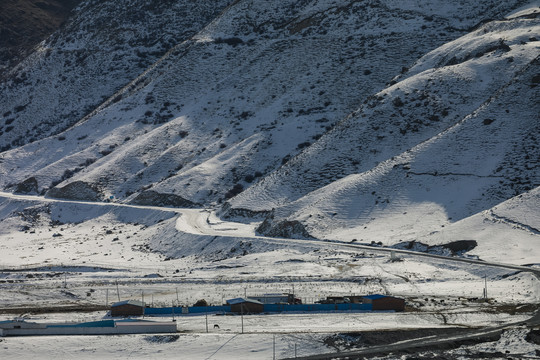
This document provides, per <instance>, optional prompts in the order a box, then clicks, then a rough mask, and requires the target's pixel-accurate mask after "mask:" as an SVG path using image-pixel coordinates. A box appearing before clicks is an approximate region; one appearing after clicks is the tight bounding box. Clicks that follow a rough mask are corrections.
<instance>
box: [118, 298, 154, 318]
mask: <svg viewBox="0 0 540 360" xmlns="http://www.w3.org/2000/svg"><path fill="white" fill-rule="evenodd" d="M145 307H146V305H145V303H143V302H142V301H138V300H125V301H119V302H117V303H114V304H112V305H111V316H137V315H144V308H145Z"/></svg>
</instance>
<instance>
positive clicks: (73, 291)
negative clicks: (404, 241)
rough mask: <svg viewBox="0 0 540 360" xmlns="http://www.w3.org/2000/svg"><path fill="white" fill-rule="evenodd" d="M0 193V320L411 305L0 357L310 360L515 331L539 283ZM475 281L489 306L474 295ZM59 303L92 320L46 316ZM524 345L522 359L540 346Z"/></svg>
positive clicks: (15, 348) (195, 215) (464, 266)
mask: <svg viewBox="0 0 540 360" xmlns="http://www.w3.org/2000/svg"><path fill="white" fill-rule="evenodd" d="M2 196H3V197H4V201H3V203H2V208H1V210H0V212H1V213H2V216H3V218H4V221H3V224H4V227H3V228H2V229H1V230H0V236H1V238H2V242H1V245H0V252H1V253H2V257H1V260H0V269H1V272H0V286H1V288H2V291H1V292H0V309H1V310H2V312H3V313H2V314H1V315H0V320H6V319H12V318H14V317H23V318H26V319H30V320H32V321H49V322H50V321H52V322H62V321H89V320H96V319H101V318H103V317H105V316H106V313H107V312H106V310H101V309H104V308H105V307H106V305H108V304H110V303H112V302H115V301H118V299H121V300H126V299H137V300H140V299H144V301H146V302H147V303H148V304H152V305H154V306H171V305H172V304H181V305H193V304H194V303H195V302H196V301H197V300H199V299H205V300H206V301H208V303H210V304H215V305H218V304H222V303H223V302H224V300H226V299H230V298H234V297H239V296H244V295H248V296H249V295H255V294H262V293H275V292H294V293H295V294H297V296H300V297H301V298H302V299H303V300H304V302H314V301H316V300H318V299H320V298H324V297H326V296H330V295H334V296H336V295H351V294H373V293H384V294H390V295H394V296H399V297H404V298H405V299H406V300H407V305H408V311H406V312H404V313H387V312H353V313H348V312H343V313H312V314H311V313H310V314H305V313H304V314H286V315H284V314H273V315H250V316H245V317H244V333H243V334H242V333H241V332H242V331H241V317H239V316H223V315H215V314H212V315H209V318H208V319H209V320H208V321H209V324H210V330H209V331H210V332H209V333H206V322H205V320H206V319H205V317H204V316H181V317H177V318H176V321H177V324H178V330H179V331H180V332H181V333H180V334H179V337H178V339H176V338H175V337H173V338H170V337H160V336H144V335H128V336H87V337H28V338H24V337H21V338H3V339H1V342H0V353H1V354H2V358H3V359H4V358H5V359H11V358H13V359H15V358H21V355H22V356H23V357H24V358H30V357H32V358H52V357H55V358H60V359H63V358H65V359H70V358H155V357H158V356H159V357H160V358H185V359H263V358H272V356H273V352H274V345H273V344H274V337H275V344H276V345H275V352H276V357H277V358H286V357H293V356H294V354H295V353H294V351H295V347H296V352H297V355H298V356H307V355H312V354H319V353H329V352H335V351H337V350H338V349H341V350H345V349H350V348H351V347H352V348H358V347H362V346H364V345H358V344H356V345H354V344H355V343H354V342H352V343H351V342H350V341H349V342H347V341H348V340H347V341H345V340H343V339H341V338H340V339H341V340H340V341H341V342H342V343H343V344H342V345H339V344H338V345H336V344H335V343H334V342H332V341H330V343H332V344H333V345H331V344H330V343H329V340H328V339H332V338H333V337H334V336H345V335H336V334H348V333H356V332H373V331H386V332H387V331H397V330H411V329H420V330H422V331H423V333H422V336H429V335H430V334H432V335H433V336H436V335H437V334H438V331H441V329H443V330H444V329H456V328H457V329H460V330H463V331H467V330H469V329H474V328H482V327H489V326H500V325H504V324H511V323H521V322H523V321H525V320H527V319H528V318H530V317H531V316H533V313H534V312H535V311H537V308H538V306H537V304H538V303H539V302H540V287H539V286H538V279H537V278H536V276H535V275H534V274H533V273H529V272H523V271H517V270H515V269H506V268H501V267H495V266H490V265H489V264H481V263H464V262H456V261H454V260H453V259H441V258H436V257H435V258H430V257H425V256H417V255H416V254H415V253H411V252H404V253H400V252H398V253H397V255H396V253H394V254H393V256H394V257H393V258H392V257H391V253H390V252H389V251H388V250H387V249H380V248H377V247H359V248H354V247H350V245H353V244H348V243H339V242H338V243H334V242H327V241H308V240H287V239H272V238H265V237H258V236H256V235H255V230H254V229H255V227H256V225H257V224H255V223H253V224H241V223H232V222H224V221H223V220H221V219H219V218H218V217H217V216H216V215H215V214H214V213H212V212H209V211H207V210H197V209H189V210H183V209H166V208H150V207H140V206H126V205H123V204H114V203H107V204H93V203H75V202H63V201H56V200H51V199H43V198H39V197H29V196H26V197H22V196H14V195H8V194H3V195H2ZM20 209H25V210H24V211H21V210H20ZM28 209H30V210H28ZM7 214H12V215H10V216H8V215H7ZM485 284H487V291H488V297H489V299H490V301H489V302H484V301H482V299H481V298H482V294H483V291H484V286H485ZM535 304H536V305H535ZM62 307H66V308H69V307H78V308H80V309H82V310H87V311H88V312H73V311H67V312H56V311H57V310H58V308H62ZM51 309H53V310H51ZM98 309H100V311H95V310H98ZM92 310H94V311H92ZM157 320H161V321H170V320H171V319H170V318H169V317H167V318H166V317H163V318H157ZM214 324H218V325H219V329H214V328H213V325H214ZM433 329H439V330H433ZM516 331H517V330H516ZM518 332H519V331H518ZM522 333H526V331H525V330H523V331H522ZM520 334H521V333H520ZM345 338H346V336H345ZM501 339H503V338H501ZM520 339H521V338H520ZM349 340H350V339H349ZM518 340H519V339H518ZM518 340H516V339H514V340H513V342H511V344H516V343H520V342H519V341H521V340H519V341H518ZM500 341H503V340H499V342H500ZM504 341H507V340H504ZM516 341H517V342H516ZM523 341H524V340H523ZM499 342H495V343H494V345H493V348H497V347H500V344H499ZM338 343H339V341H338ZM507 343H508V344H510V342H508V341H507ZM347 344H349V345H347ZM351 344H352V345H351ZM527 344H529V343H527ZM522 345H523V344H522ZM340 346H341V347H340ZM471 346H473V345H469V347H471ZM474 346H476V345H474ZM478 346H479V345H478ZM486 346H487V345H486ZM508 346H510V345H508ZM512 346H514V345H512ZM528 346H529V347H528V348H527V349H528V350H527V351H528V353H531V354H534V351H536V350H537V349H539V350H540V347H539V346H538V345H534V344H533V345H531V344H529V345H528ZM531 346H532V347H531ZM517 349H524V348H523V346H521V347H519V346H518V347H517ZM456 351H457V350H456ZM516 351H517V350H516ZM456 356H457V355H456Z"/></svg>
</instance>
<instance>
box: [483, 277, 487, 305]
mask: <svg viewBox="0 0 540 360" xmlns="http://www.w3.org/2000/svg"><path fill="white" fill-rule="evenodd" d="M487 298H488V297H487V275H484V299H485V300H486V301H487Z"/></svg>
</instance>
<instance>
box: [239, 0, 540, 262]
mask: <svg viewBox="0 0 540 360" xmlns="http://www.w3.org/2000/svg"><path fill="white" fill-rule="evenodd" d="M531 11H537V10H536V9H532V10H531ZM537 15H538V12H536V13H534V14H533V15H532V14H531V12H528V13H521V16H519V17H516V16H513V17H511V18H509V19H507V20H504V21H493V22H489V23H487V24H485V25H483V26H481V27H479V28H478V29H477V30H475V31H474V32H472V33H470V34H468V35H466V36H463V37H461V38H460V39H457V40H456V41H453V42H450V43H449V44H445V45H444V46H442V47H440V48H439V49H436V50H434V51H433V52H431V53H429V54H427V55H426V56H424V57H423V58H422V59H420V60H419V61H418V62H417V63H416V64H415V65H414V66H413V67H412V68H411V70H410V71H409V72H407V73H405V74H403V75H401V76H400V77H399V78H398V79H396V81H397V82H396V84H395V85H393V86H390V87H389V88H387V89H385V90H384V91H382V92H380V93H378V94H376V95H375V96H373V97H372V98H371V99H369V100H367V101H366V102H365V103H364V104H363V105H362V107H361V108H360V109H359V110H358V111H357V112H355V113H354V114H353V115H351V116H350V117H348V118H347V119H345V120H344V121H342V122H341V123H339V124H338V125H337V126H336V127H335V128H334V129H333V130H332V131H331V132H329V133H328V134H326V135H325V136H323V137H322V138H321V139H320V140H319V141H318V142H317V143H316V144H314V145H313V146H311V147H309V148H308V149H306V150H305V151H304V152H303V153H302V154H300V155H299V156H297V157H296V158H294V159H291V161H289V162H288V163H287V164H286V165H285V166H283V167H282V168H281V169H279V170H278V171H276V172H275V173H273V174H271V175H270V176H268V177H266V178H265V179H264V180H263V181H261V182H259V183H258V184H257V185H256V186H253V187H252V188H250V189H248V190H247V191H245V192H244V193H242V194H240V195H239V196H237V197H236V198H234V199H233V200H232V201H231V204H232V207H233V209H234V208H238V209H243V208H245V209H249V210H252V211H269V210H271V209H273V211H272V214H271V216H270V217H269V218H268V219H267V221H265V224H264V226H263V227H261V228H260V230H261V231H262V232H263V233H266V234H271V235H280V234H281V235H285V234H288V235H290V232H291V229H292V228H293V227H295V229H296V231H297V232H298V234H297V236H305V235H306V234H310V235H312V236H315V237H318V238H340V239H344V240H352V239H357V240H363V241H382V242H383V243H385V244H386V245H392V244H395V243H397V242H400V241H410V240H416V239H418V238H419V237H420V238H426V239H429V241H430V243H441V242H445V241H446V242H448V241H451V240H458V239H462V238H460V237H457V238H456V236H467V235H466V234H467V232H465V231H460V230H457V229H458V228H459V226H457V224H459V221H460V220H462V219H466V218H468V217H470V216H475V214H477V213H482V212H484V211H488V213H489V212H490V211H491V212H493V211H494V210H490V209H491V208H493V207H494V206H496V205H498V204H499V203H501V202H503V201H505V200H507V199H511V198H513V197H515V196H519V198H516V199H514V200H513V201H514V203H515V204H520V205H519V206H520V207H524V208H525V209H524V212H526V211H530V209H537V208H538V205H539V202H538V196H537V195H534V194H536V193H537V191H538V187H539V186H540V172H539V169H540V166H539V160H540V148H539V146H538V136H539V135H540V127H539V126H540V121H539V120H540V117H539V114H540V103H539V101H538V99H540V87H539V86H538V85H539V84H538V82H539V78H538V76H539V69H540V67H539V65H540V61H539V55H540V42H539V41H538V39H537V38H536V37H534V36H533V34H538V33H539V32H540V21H539V19H538V17H537ZM321 184H327V185H326V186H324V187H321ZM531 191H532V192H533V193H531V194H529V192H531ZM520 194H528V195H526V196H524V197H521V195H520ZM527 209H529V210H527ZM533 212H534V213H537V210H536V211H534V210H533ZM233 213H234V212H233ZM523 215H525V214H524V213H523V214H520V215H519V216H520V217H521V216H523ZM483 216H484V215H482V216H481V218H483ZM535 217H536V214H535V215H533V216H532V217H529V219H535ZM525 219H527V217H525ZM472 221H473V222H474V220H472ZM476 221H478V220H476ZM456 222H457V223H456ZM453 223H456V226H454V227H453V228H454V229H456V231H454V233H452V232H450V231H445V234H452V235H448V236H447V237H444V236H434V234H437V233H438V232H440V231H441V230H442V228H444V227H445V226H449V225H451V224H453ZM469 223H470V222H469ZM299 224H301V225H302V226H300V225H299ZM462 230H463V229H462ZM522 230H523V231H524V232H523V233H522V234H521V235H523V236H524V237H525V238H529V237H530V235H531V234H532V235H534V237H537V236H538V228H537V225H536V224H535V221H533V222H532V223H529V224H528V220H524V224H523V226H522ZM518 233H519V231H518ZM521 235H520V236H521ZM468 236H471V235H470V234H469V235H468ZM488 237H489V236H486V235H485V234H484V236H483V238H484V239H485V240H487V238H488ZM518 238H519V236H518ZM514 240H515V242H516V243H519V239H517V238H514ZM528 244H529V245H530V243H528ZM491 246H494V244H491ZM529 250H530V248H529V247H528V245H527V246H526V247H525V248H524V249H523V248H520V249H519V251H529Z"/></svg>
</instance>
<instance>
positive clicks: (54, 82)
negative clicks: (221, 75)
mask: <svg viewBox="0 0 540 360" xmlns="http://www.w3.org/2000/svg"><path fill="white" fill-rule="evenodd" d="M229 2H230V1H228V0H214V1H204V2H193V1H157V0H129V1H122V2H118V1H94V0H88V1H83V2H82V3H81V4H80V6H79V7H78V8H76V9H75V10H74V14H73V16H72V17H71V18H70V19H69V20H68V21H67V22H66V23H65V24H64V26H62V28H61V29H59V30H58V31H56V32H55V33H54V34H53V35H52V36H51V37H49V38H48V39H47V40H46V41H44V42H42V43H41V44H39V45H38V46H37V47H36V49H35V51H34V52H33V53H32V54H31V55H30V56H28V57H27V58H26V59H25V60H24V61H23V62H22V63H20V64H19V65H18V66H16V67H15V68H14V69H11V70H10V71H8V72H6V73H5V74H4V75H5V76H4V78H3V79H2V82H1V84H0V94H2V96H1V97H0V109H1V111H0V112H1V114H2V121H0V123H1V125H0V134H1V135H0V149H2V150H7V149H10V148H14V147H17V146H20V145H23V144H26V143H29V142H34V141H36V140H39V139H42V138H45V137H48V136H52V135H55V134H58V133H59V132H62V131H64V130H65V129H66V128H68V127H70V126H72V125H74V124H75V123H77V122H78V121H79V120H81V118H83V116H85V115H87V114H89V113H91V112H92V111H93V110H94V109H95V108H96V107H97V106H98V105H100V104H101V103H102V102H104V101H105V100H106V99H107V98H109V97H110V96H112V95H113V94H114V93H115V92H116V91H118V90H119V89H120V88H122V87H123V86H125V85H126V84H127V83H129V82H130V81H131V80H133V79H134V78H135V77H137V76H138V75H139V74H140V73H141V72H142V71H144V70H145V69H146V68H147V67H148V66H150V65H152V64H153V63H154V62H155V61H156V60H158V59H159V58H160V57H161V56H162V55H163V54H165V52H166V51H168V50H169V49H170V48H171V47H173V46H174V45H175V44H178V43H180V42H182V41H184V40H186V39H188V38H190V37H191V36H193V34H195V33H196V32H198V31H200V29H202V28H203V27H204V26H205V25H206V24H207V23H208V22H210V21H211V20H212V19H213V18H214V17H216V16H217V15H218V14H219V13H220V12H221V11H222V10H223V9H224V8H225V7H226V6H227V5H228V3H229Z"/></svg>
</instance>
